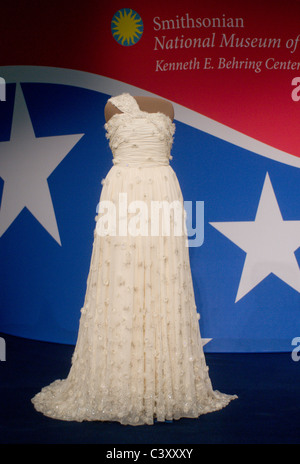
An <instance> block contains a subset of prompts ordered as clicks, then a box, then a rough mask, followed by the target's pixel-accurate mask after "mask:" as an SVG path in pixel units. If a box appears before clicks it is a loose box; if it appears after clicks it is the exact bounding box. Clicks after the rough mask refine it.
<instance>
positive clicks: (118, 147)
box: [105, 94, 175, 167]
mask: <svg viewBox="0 0 300 464" xmlns="http://www.w3.org/2000/svg"><path fill="white" fill-rule="evenodd" d="M120 97H121V98H120ZM120 97H117V98H118V108H119V109H120V110H121V111H122V113H117V114H115V115H114V116H112V118H111V119H110V120H109V121H108V122H107V123H106V124H105V129H106V137H107V139H108V140H109V146H110V148H111V151H112V154H113V164H114V165H121V166H127V167H136V166H140V167H154V166H166V165H168V164H169V160H170V159H171V158H172V157H171V155H170V152H171V148H172V144H173V136H174V133H175V125H174V123H173V122H172V121H171V119H170V118H169V117H168V116H167V115H165V114H163V113H159V112H158V113H147V112H145V111H141V110H140V109H139V107H138V105H137V103H136V101H135V99H133V98H132V97H131V96H130V95H128V94H123V95H122V96H120ZM110 101H111V102H112V103H114V97H113V98H111V99H110Z"/></svg>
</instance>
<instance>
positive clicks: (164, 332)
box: [32, 94, 236, 425]
mask: <svg viewBox="0 0 300 464" xmlns="http://www.w3.org/2000/svg"><path fill="white" fill-rule="evenodd" d="M109 101H110V102H111V103H112V104H113V105H115V106H116V107H117V108H118V109H119V110H121V111H122V113H120V114H115V115H114V116H113V117H112V118H111V119H110V120H109V121H108V122H107V123H106V125H105V129H106V135H107V138H108V140H109V145H110V148H111V150H112V154H113V167H112V168H111V169H110V171H109V172H108V174H107V176H106V178H105V179H104V180H103V182H102V184H103V186H102V191H101V196H100V202H99V214H98V216H97V217H96V225H95V232H94V243H93V250H92V256H91V263H90V270H89V274H88V279H87V288H86V295H85V300H84V305H83V307H82V309H81V317H80V326H79V333H78V339H77V343H76V346H75V350H74V354H73V357H72V364H71V368H70V372H69V374H68V376H67V378H66V379H62V380H60V379H59V380H56V381H54V382H53V383H51V384H50V385H48V386H46V387H44V388H43V389H42V390H41V391H40V392H39V393H38V394H36V396H35V397H34V398H33V399H32V402H33V404H34V407H35V408H36V410H38V411H40V412H42V413H43V414H44V415H46V416H49V417H52V418H55V419H60V420H66V421H84V420H87V421H97V420H98V421H118V422H120V423H122V424H129V425H143V424H153V422H154V420H155V419H156V420H157V421H165V420H173V419H179V418H181V417H190V418H196V417H198V416H200V415H201V414H205V413H209V412H212V411H215V410H219V409H221V408H223V407H225V406H226V405H227V404H228V403H229V402H230V401H231V400H232V399H234V398H236V396H235V395H228V394H224V393H220V392H218V391H216V390H213V387H212V384H211V381H210V377H209V373H208V367H207V365H206V361H205V356H204V353H203V348H202V341H201V337H200V330H199V317H200V316H199V314H198V313H197V308H196V305H195V298H194V290H193V283H192V276H191V269H190V262H189V251H188V246H187V236H186V230H185V222H184V220H185V216H184V209H183V198H182V193H181V189H180V186H179V183H178V179H177V177H176V174H175V172H174V171H173V169H172V167H171V166H170V164H169V160H170V158H171V155H170V152H171V147H172V143H173V135H174V131H175V125H174V123H173V122H172V121H171V120H170V118H169V117H168V116H166V115H164V114H162V113H147V112H143V111H141V110H140V108H139V107H138V104H137V102H136V100H135V99H134V98H133V97H132V96H131V95H129V94H122V95H119V96H117V97H112V98H111V99H110V100H109ZM159 202H165V203H164V204H165V206H166V207H167V209H166V210H165V211H167V212H168V214H165V216H163V214H162V215H161V216H158V215H157V214H156V213H157V209H153V204H155V205H156V207H158V206H159V205H160V206H162V203H159ZM170 204H171V205H172V208H170V209H169V210H168V206H170ZM105 207H106V209H105ZM109 208H111V209H110V210H109ZM151 208H152V209H151ZM108 211H110V214H108V213H107V212H108ZM160 211H163V207H162V208H161V210H160ZM151 212H152V214H151ZM154 213H155V215H154ZM157 218H159V220H158V222H157ZM115 219H116V220H115ZM167 219H169V222H168V221H166V222H164V221H165V220H167ZM175 226H176V227H177V228H176V227H175ZM151 227H152V228H151ZM175 230H176V233H175ZM178 231H179V232H178ZM180 231H181V233H180ZM58 362H59V360H58Z"/></svg>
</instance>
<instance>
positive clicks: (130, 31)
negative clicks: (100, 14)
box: [111, 8, 144, 47]
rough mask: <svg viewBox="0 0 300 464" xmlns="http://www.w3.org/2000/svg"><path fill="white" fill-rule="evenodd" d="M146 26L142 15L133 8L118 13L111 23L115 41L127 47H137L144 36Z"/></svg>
mask: <svg viewBox="0 0 300 464" xmlns="http://www.w3.org/2000/svg"><path fill="white" fill-rule="evenodd" d="M143 30H144V25H143V21H142V18H141V17H140V15H139V14H138V13H137V12H136V11H134V10H132V9H131V8H123V9H121V10H119V11H117V12H116V13H115V14H114V16H113V18H112V21H111V32H112V35H113V37H114V39H115V40H116V41H117V42H118V43H119V44H120V45H124V46H126V47H129V46H131V45H135V44H136V43H137V42H138V41H139V40H140V38H141V37H142V35H143Z"/></svg>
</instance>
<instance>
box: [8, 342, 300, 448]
mask: <svg viewBox="0 0 300 464" xmlns="http://www.w3.org/2000/svg"><path fill="white" fill-rule="evenodd" d="M0 335H1V334H0ZM1 336H2V337H3V338H4V339H5V342H6V360H5V361H1V362H0V403H1V406H0V443H1V444H102V445H104V446H103V449H104V450H106V449H107V450H112V449H113V446H112V445H120V447H119V448H118V449H121V445H124V446H125V445H132V446H131V449H138V448H139V446H140V447H141V448H142V445H150V447H151V446H152V447H153V446H155V445H159V446H160V447H164V445H166V446H167V445H171V446H172V448H174V447H178V448H183V447H184V448H187V446H188V445H191V446H189V448H191V447H194V449H195V450H196V449H197V447H196V445H197V444H293V443H294V444H295V443H297V444H298V443H300V424H299V417H300V395H299V385H300V362H299V363H298V362H295V361H293V360H292V358H291V354H290V353H251V354H249V353H248V354H246V353H245V354H241V353H239V354H227V353H226V354H225V353H222V354H215V353H208V354H206V359H207V364H208V365H209V371H210V377H211V379H212V383H213V386H214V388H215V389H218V390H220V391H223V392H226V393H236V394H237V395H238V396H239V398H238V399H237V400H234V401H233V402H231V403H230V404H229V406H227V407H226V408H225V409H223V410H221V411H217V412H214V413H211V414H207V415H204V416H201V417H200V418H198V419H181V420H179V421H174V422H172V423H155V424H154V425H152V426H139V427H131V426H122V425H120V424H118V423H113V422H111V423H101V422H83V423H77V422H63V421H57V420H53V419H50V418H47V417H44V416H43V415H42V414H40V413H37V412H36V411H35V410H34V408H33V406H32V404H31V401H30V399H31V398H32V396H34V394H35V393H37V392H38V391H39V390H40V389H41V388H42V387H43V386H45V385H47V384H49V383H50V382H52V381H53V380H56V379H57V378H65V377H66V376H67V374H68V371H69V368H70V360H71V356H72V353H73V349H74V347H73V346H68V345H60V344H52V343H46V342H39V341H34V340H27V339H22V338H18V337H14V336H11V335H7V334H2V335H1Z"/></svg>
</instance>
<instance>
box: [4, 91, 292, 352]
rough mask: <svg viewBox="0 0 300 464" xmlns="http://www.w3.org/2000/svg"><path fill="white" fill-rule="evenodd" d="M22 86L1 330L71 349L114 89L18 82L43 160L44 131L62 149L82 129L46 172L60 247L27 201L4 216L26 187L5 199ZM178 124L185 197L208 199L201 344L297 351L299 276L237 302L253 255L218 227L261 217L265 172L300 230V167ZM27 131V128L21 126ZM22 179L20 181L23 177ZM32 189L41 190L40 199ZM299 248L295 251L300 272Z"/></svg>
mask: <svg viewBox="0 0 300 464" xmlns="http://www.w3.org/2000/svg"><path fill="white" fill-rule="evenodd" d="M16 88H17V87H16V85H15V84H13V83H12V84H9V85H7V89H6V90H7V100H6V102H5V103H3V102H2V103H0V104H1V111H0V118H1V120H0V177H1V183H0V189H1V190H0V196H1V197H2V204H1V213H3V214H2V216H1V214H0V223H1V221H2V223H3V221H6V223H7V224H9V226H8V227H7V228H6V230H4V231H2V235H1V237H0V253H1V254H0V259H1V282H2V284H1V295H0V302H1V309H0V331H1V332H4V333H10V334H15V335H19V336H22V337H29V338H32V339H39V340H46V341H53V342H61V343H70V344H73V343H75V342H76V337H77V330H78V323H79V317H80V309H81V306H82V304H83V300H84V294H85V286H86V279H87V275H88V269H89V262H90V256H91V251H92V243H93V231H94V226H95V221H94V217H95V215H96V207H97V203H98V201H99V196H100V192H101V180H102V178H104V177H105V175H106V173H107V172H108V170H109V169H110V167H111V166H112V162H111V153H110V149H109V147H108V142H107V140H106V138H105V131H104V127H103V126H104V123H105V121H104V106H105V104H106V101H107V98H109V95H107V94H106V93H102V92H99V91H95V90H89V89H86V88H83V87H76V86H71V85H70V86H68V85H61V84H47V83H30V82H27V83H23V84H21V86H20V87H19V90H21V92H20V94H19V95H20V96H21V97H20V99H19V100H18V102H19V103H18V105H21V106H22V103H20V102H21V101H22V96H23V97H24V98H25V101H26V105H27V106H26V107H25V109H26V110H27V111H28V115H29V117H30V121H31V124H32V129H33V131H34V137H33V138H32V139H30V137H29V135H28V140H31V142H30V143H31V145H30V147H31V146H32V147H36V142H37V141H38V142H40V143H41V145H40V150H41V157H40V159H41V160H43V159H44V158H43V140H44V138H46V137H53V146H52V147H51V149H52V150H53V151H54V152H55V150H59V149H60V146H59V145H58V144H57V143H58V142H57V141H56V139H54V137H55V136H58V135H70V134H83V135H82V136H80V137H79V139H78V141H77V143H73V147H72V148H70V150H69V151H68V153H67V154H66V156H64V157H63V159H62V160H61V161H60V162H57V165H56V166H54V167H53V166H52V167H53V169H52V172H51V173H50V175H49V177H48V179H47V183H48V186H49V192H50V195H51V200H52V206H53V211H54V213H55V219H56V225H57V230H58V232H59V241H60V243H59V241H58V240H57V239H55V237H54V236H53V234H52V235H51V233H49V230H47V227H46V226H45V224H44V225H43V224H41V222H40V221H39V218H38V217H35V216H34V215H33V214H32V211H30V205H31V203H30V202H27V203H28V206H27V207H25V208H23V209H22V211H21V212H20V213H19V214H16V217H12V218H10V220H8V216H7V215H6V216H5V217H4V214H5V202H8V204H10V205H11V204H13V202H14V201H17V196H18V192H19V191H18V189H15V196H16V197H14V198H9V192H10V191H8V193H7V194H6V195H4V193H5V188H4V186H5V184H7V187H8V186H9V185H8V184H9V182H13V178H14V173H12V172H11V170H10V169H9V167H10V166H12V165H13V164H12V163H15V159H14V157H15V156H16V152H17V150H16V149H15V148H14V149H12V150H11V151H9V147H10V145H9V144H7V143H6V144H5V145H4V144H2V142H10V143H11V147H12V146H13V145H12V141H13V137H15V136H16V132H17V129H18V130H21V129H22V125H20V124H19V125H15V126H14V127H15V130H14V132H13V133H12V134H11V128H12V124H13V121H14V118H16V119H15V120H17V112H18V111H21V110H20V106H18V107H17V106H16V105H15V95H16ZM125 90H126V89H125ZM16 101H17V100H16ZM23 110H24V108H23ZM23 110H22V111H23ZM175 118H176V115H175ZM175 123H176V133H175V141H174V146H173V150H172V154H173V160H172V162H171V164H172V167H173V168H174V170H175V171H176V173H177V176H178V179H179V182H180V184H181V188H182V191H183V195H184V198H185V200H188V201H193V202H196V201H204V221H205V224H204V243H203V245H202V246H201V247H191V248H190V258H191V267H192V273H193V280H194V288H195V296H196V304H197V308H198V311H199V312H200V314H201V319H200V328H201V333H202V336H203V337H204V338H207V339H211V340H210V341H209V342H208V343H207V344H206V345H205V350H206V351H212V352H214V351H215V352H218V351H220V352H221V351H228V352H231V351H233V352H234V351H237V352H239V351H240V352H242V351H245V352H248V351H290V350H291V348H292V347H291V341H292V339H293V338H294V337H296V336H299V335H300V329H299V310H300V295H299V289H297V285H298V284H297V278H296V279H295V282H296V283H295V282H294V281H293V282H292V279H291V282H287V281H284V280H283V279H282V278H280V277H278V275H275V274H274V273H269V274H268V275H266V276H265V277H264V278H261V280H260V282H258V283H257V284H256V285H253V286H252V288H250V287H251V285H250V286H249V287H248V290H247V289H246V291H245V292H244V293H245V294H244V295H243V296H242V297H241V298H239V299H238V301H236V298H237V293H238V289H239V285H240V281H241V275H242V272H243V268H244V264H245V259H246V254H247V253H246V251H245V250H243V249H242V248H241V247H240V246H238V245H237V244H236V243H234V241H233V240H231V239H230V238H228V236H226V234H224V233H223V232H221V231H220V230H219V228H218V225H217V223H225V222H227V223H229V222H230V223H232V222H241V221H242V222H246V221H247V222H250V221H254V220H255V217H256V213H257V210H258V205H259V202H260V198H261V195H262V191H263V187H264V185H265V182H266V179H269V181H270V183H271V185H272V187H273V191H274V195H275V199H276V201H277V203H278V207H279V209H280V211H281V214H282V218H283V221H293V222H291V223H290V225H291V226H293V227H295V229H293V227H291V229H292V230H293V233H294V231H295V230H299V221H300V206H299V194H300V182H299V180H300V179H299V169H297V168H295V167H291V166H287V165H285V164H282V163H278V162H276V161H273V160H271V159H267V158H265V157H262V156H259V155H256V154H254V153H252V152H248V151H247V150H245V149H242V148H239V147H237V146H235V145H232V144H231V143H228V142H225V141H223V140H221V139H218V138H216V137H213V136H211V135H208V134H207V133H204V132H202V131H201V130H198V129H195V128H193V127H190V126H189V125H187V124H184V123H183V122H179V121H176V119H175ZM16 128H17V129H16ZM23 129H24V131H26V130H27V131H28V128H27V127H25V125H24V128H23ZM24 134H25V132H24ZM24 134H23V135H24ZM25 135H26V134H25ZM26 137H27V135H26ZM56 144H57V145H56ZM50 146H51V143H50ZM30 147H29V148H30ZM29 148H28V146H27V147H26V146H24V157H23V158H22V147H18V150H19V151H20V152H21V155H20V156H21V158H22V163H23V164H22V163H21V166H22V169H24V173H25V172H26V173H27V174H28V173H29V172H30V170H31V171H34V172H35V175H36V176H37V177H38V176H40V172H41V168H40V165H39V163H36V164H35V165H31V166H28V164H26V163H27V160H28V163H29V162H30V160H31V158H30V157H27V158H26V156H25V155H26V153H28V150H29ZM26 150H27V151H26ZM3 153H4V154H3ZM17 165H18V164H17ZM15 175H17V174H15ZM28 178H29V177H28ZM18 179H23V177H22V175H21V176H20V177H19V178H18ZM25 180H26V179H25ZM18 182H21V180H19V181H18ZM36 185H37V187H36V186H35V184H34V188H36V190H35V191H34V192H33V194H34V195H35V197H36V198H37V199H39V195H40V191H39V188H38V186H39V184H38V183H37V184H36ZM268 185H270V184H268ZM29 187H30V186H28V189H30V188H29ZM24 188H25V190H26V188H27V187H26V186H25V187H24ZM20 191H21V190H20ZM23 191H24V190H23ZM31 194H32V192H31ZM43 198H44V197H41V198H40V206H41V209H42V210H43V211H44V212H45V214H46V216H47V215H48V213H49V215H50V216H51V211H50V210H51V208H50V206H51V205H49V203H45V204H43ZM45 208H46V209H47V208H49V212H48V211H45ZM50 216H49V217H50ZM297 227H298V229H296V228H297ZM240 235H241V234H240ZM299 237H300V235H299ZM256 240H258V239H257V238H256ZM253 243H254V245H253V246H256V245H257V243H255V241H254V242H253ZM299 245H300V240H299ZM299 245H298V247H296V250H295V253H294V257H295V259H296V263H297V267H298V272H299V259H300V250H299ZM276 253H277V249H276V247H275V248H274V255H275V254H276ZM291 254H293V253H291ZM278 256H279V255H278ZM253 269H255V266H254V267H253ZM295 269H296V268H295ZM295 274H297V272H296V273H295ZM290 275H291V271H290V270H288V271H287V276H290ZM296 277H297V276H296ZM286 280H288V279H286ZM245 288H246V287H245Z"/></svg>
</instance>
